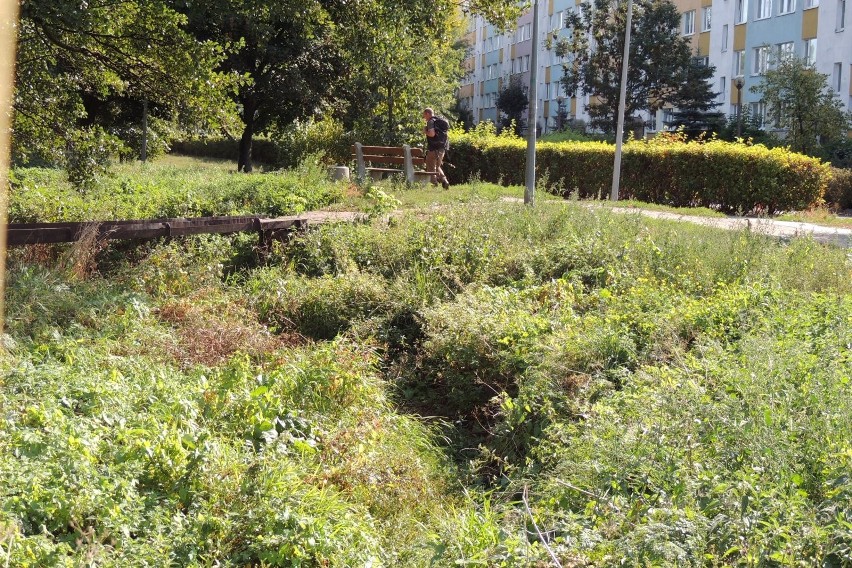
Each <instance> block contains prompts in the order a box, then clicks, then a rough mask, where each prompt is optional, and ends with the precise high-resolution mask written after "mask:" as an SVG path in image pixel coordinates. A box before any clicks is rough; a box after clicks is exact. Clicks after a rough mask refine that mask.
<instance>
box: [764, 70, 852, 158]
mask: <svg viewBox="0 0 852 568" xmlns="http://www.w3.org/2000/svg"><path fill="white" fill-rule="evenodd" d="M751 90H752V91H754V92H755V93H757V94H759V95H760V97H761V100H763V101H764V102H765V103H766V105H767V108H768V109H769V120H771V121H772V122H773V123H774V124H777V125H778V126H779V127H781V128H784V129H785V130H786V134H785V137H784V142H785V143H786V144H789V145H790V147H791V148H792V149H793V150H795V151H797V152H801V153H803V154H808V155H811V156H815V155H821V154H823V152H822V151H821V148H820V147H821V145H822V144H827V143H831V142H833V141H835V140H840V139H841V138H845V137H846V136H847V131H848V130H849V127H850V124H852V122H850V116H849V114H848V113H847V112H845V111H844V110H843V103H842V102H841V100H840V97H839V96H838V94H837V93H836V92H834V90H833V89H832V88H831V87H830V86H829V84H828V76H827V75H823V74H822V73H819V72H817V71H816V69H814V68H813V67H812V66H810V65H808V64H807V63H806V62H805V61H804V60H802V59H799V58H796V57H786V58H783V59H781V60H780V61H778V62H776V64H775V65H773V66H772V68H771V69H768V70H767V71H766V73H764V74H763V75H761V77H760V83H758V84H757V85H755V86H753V87H752V88H751Z"/></svg>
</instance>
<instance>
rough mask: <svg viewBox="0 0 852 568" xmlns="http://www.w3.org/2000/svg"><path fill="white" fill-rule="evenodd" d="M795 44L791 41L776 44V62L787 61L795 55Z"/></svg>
mask: <svg viewBox="0 0 852 568" xmlns="http://www.w3.org/2000/svg"><path fill="white" fill-rule="evenodd" d="M794 49H795V44H794V43H793V42H792V41H785V42H784V43H779V44H778V61H787V60H789V59H792V58H793V56H794V55H795V51H794Z"/></svg>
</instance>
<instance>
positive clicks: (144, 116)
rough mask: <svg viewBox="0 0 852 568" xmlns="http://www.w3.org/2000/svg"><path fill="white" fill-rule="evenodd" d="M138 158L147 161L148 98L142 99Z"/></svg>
mask: <svg viewBox="0 0 852 568" xmlns="http://www.w3.org/2000/svg"><path fill="white" fill-rule="evenodd" d="M139 159H140V160H141V161H143V162H147V161H148V99H145V100H143V101H142V147H141V148H140V149H139Z"/></svg>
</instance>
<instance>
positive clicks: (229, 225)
mask: <svg viewBox="0 0 852 568" xmlns="http://www.w3.org/2000/svg"><path fill="white" fill-rule="evenodd" d="M327 220H328V219H327V218H320V219H310V218H307V217H304V216H292V217H278V218H275V219H266V218H261V217H195V218H189V219H150V220H132V221H88V222H78V223H10V224H9V225H7V233H6V234H7V241H6V242H7V244H8V245H9V246H14V245H31V244H46V243H70V242H75V241H78V240H80V238H81V237H83V236H84V235H87V234H89V235H91V232H92V231H96V232H97V234H96V236H97V238H98V239H103V240H115V239H153V238H157V237H176V236H185V235H200V234H211V233H219V234H227V233H241V232H248V231H251V232H257V233H259V235H260V240H261V243H265V242H267V241H269V240H270V239H273V238H276V237H280V236H281V235H286V234H289V233H290V232H292V231H294V230H298V229H303V228H305V227H307V225H308V222H309V221H310V222H311V223H322V222H324V221H327Z"/></svg>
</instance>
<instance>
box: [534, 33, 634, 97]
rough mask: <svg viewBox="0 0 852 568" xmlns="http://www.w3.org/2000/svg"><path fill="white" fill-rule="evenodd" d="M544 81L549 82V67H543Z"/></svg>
mask: <svg viewBox="0 0 852 568" xmlns="http://www.w3.org/2000/svg"><path fill="white" fill-rule="evenodd" d="M624 27H625V29H626V28H627V26H624ZM625 33H626V32H625ZM544 82H545V83H550V67H545V68H544Z"/></svg>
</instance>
